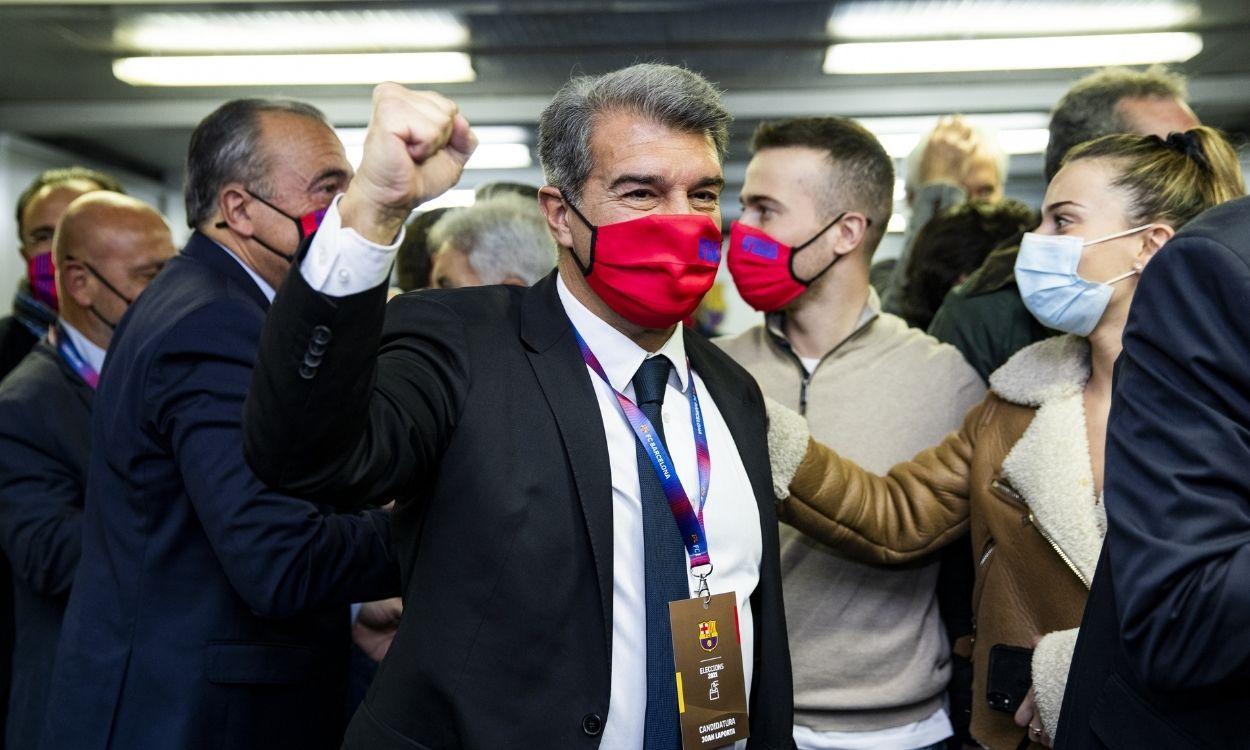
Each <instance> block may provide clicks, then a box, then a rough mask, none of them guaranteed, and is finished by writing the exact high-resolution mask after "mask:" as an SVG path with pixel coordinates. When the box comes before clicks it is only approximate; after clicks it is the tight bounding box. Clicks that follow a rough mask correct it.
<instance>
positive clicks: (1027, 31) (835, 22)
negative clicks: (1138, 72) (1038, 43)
mask: <svg viewBox="0 0 1250 750" xmlns="http://www.w3.org/2000/svg"><path fill="white" fill-rule="evenodd" d="M1199 15H1200V9H1199V7H1198V4H1197V3H1196V2H1191V1H1187V0H1180V1H1178V0H1101V1H1100V2H1096V3H1093V2H1088V0H1049V1H1047V0H1040V1H1037V2H1033V1H1030V2H1019V1H1018V0H1016V1H1014V2H1013V1H1012V0H978V1H977V2H968V0H922V1H921V2H914V1H910V2H900V1H899V0H893V1H892V2H849V3H838V4H837V5H836V6H835V7H834V9H833V13H831V14H830V16H829V35H830V36H832V37H833V38H834V39H917V38H928V39H935V38H942V37H961V38H967V37H977V36H1023V35H1033V34H1081V33H1097V32H1104V33H1105V32H1120V31H1162V30H1165V29H1173V28H1176V27H1178V26H1184V25H1186V24H1190V23H1193V22H1194V21H1196V20H1198V17H1199Z"/></svg>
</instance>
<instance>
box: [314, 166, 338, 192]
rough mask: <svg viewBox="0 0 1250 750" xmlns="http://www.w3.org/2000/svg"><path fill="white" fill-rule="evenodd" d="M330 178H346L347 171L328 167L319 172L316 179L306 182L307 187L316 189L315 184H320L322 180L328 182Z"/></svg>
mask: <svg viewBox="0 0 1250 750" xmlns="http://www.w3.org/2000/svg"><path fill="white" fill-rule="evenodd" d="M331 177H334V178H343V177H347V170H344V169H339V168H338V167H330V168H329V169H324V170H322V171H321V172H319V173H318V174H317V176H316V177H314V178H312V180H310V181H309V182H308V187H310V188H312V187H316V185H317V183H319V182H322V181H323V180H328V179H330V178H331Z"/></svg>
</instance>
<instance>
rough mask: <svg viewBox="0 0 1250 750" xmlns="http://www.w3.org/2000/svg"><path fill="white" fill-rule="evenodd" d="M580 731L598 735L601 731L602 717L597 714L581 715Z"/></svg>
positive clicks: (592, 735) (593, 735) (594, 735)
mask: <svg viewBox="0 0 1250 750" xmlns="http://www.w3.org/2000/svg"><path fill="white" fill-rule="evenodd" d="M582 731H583V732H585V733H586V734H588V735H590V736H591V737H597V736H599V733H600V732H602V731H603V719H602V718H601V717H600V716H599V714H586V715H585V716H583V717H582Z"/></svg>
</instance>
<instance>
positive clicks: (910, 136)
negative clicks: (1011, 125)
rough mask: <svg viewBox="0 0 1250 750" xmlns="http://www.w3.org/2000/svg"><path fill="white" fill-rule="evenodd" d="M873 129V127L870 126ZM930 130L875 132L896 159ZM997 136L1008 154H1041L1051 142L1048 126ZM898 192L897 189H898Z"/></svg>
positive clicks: (1002, 131)
mask: <svg viewBox="0 0 1250 750" xmlns="http://www.w3.org/2000/svg"><path fill="white" fill-rule="evenodd" d="M870 129H871V128H870ZM928 132H929V131H928V130H927V129H926V130H924V131H918V132H912V133H875V132H874V135H876V136H877V140H879V141H881V145H882V147H884V148H885V151H886V153H887V154H889V155H890V156H892V157H894V158H895V159H905V158H907V155H908V154H910V153H911V152H912V149H914V148H915V147H916V146H917V144H919V143H920V139H921V138H922V137H923V136H924V135H925V134H927V133H928ZM991 135H992V137H997V139H998V145H999V146H1000V147H1002V149H1003V152H1004V153H1006V154H1007V155H1009V156H1011V155H1018V154H1040V153H1042V152H1044V151H1045V150H1046V144H1047V143H1049V142H1050V131H1048V130H1047V129H1046V128H1022V129H1017V130H999V131H997V132H994V133H992V134H991ZM896 192H897V191H896Z"/></svg>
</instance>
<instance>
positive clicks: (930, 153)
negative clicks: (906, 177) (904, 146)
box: [919, 115, 981, 186]
mask: <svg viewBox="0 0 1250 750" xmlns="http://www.w3.org/2000/svg"><path fill="white" fill-rule="evenodd" d="M980 148H981V141H980V137H979V136H978V134H977V131H976V130H974V129H973V128H972V126H971V125H969V124H968V123H967V122H966V121H965V120H964V119H963V118H962V117H960V116H959V115H952V116H949V117H943V118H942V119H940V120H938V124H937V127H936V128H934V129H933V133H932V134H931V135H930V136H929V142H928V144H926V145H925V149H924V152H923V153H922V154H921V155H920V170H919V177H920V184H921V185H928V184H931V183H934V182H947V183H950V184H952V185H960V186H962V185H963V182H964V177H965V176H966V175H967V174H968V169H969V167H970V166H971V164H972V161H973V159H974V158H975V157H976V154H977V151H978V150H979V149H980Z"/></svg>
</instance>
